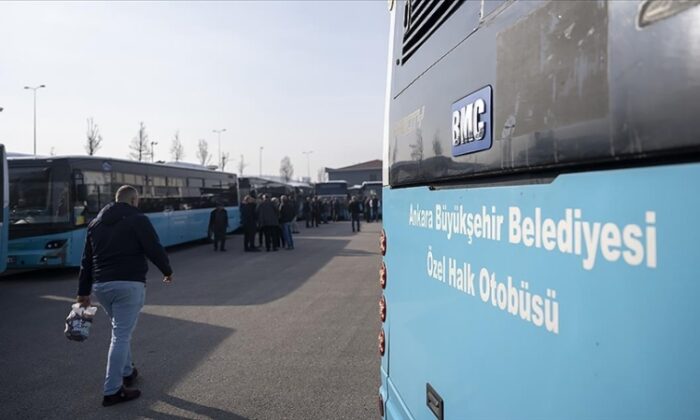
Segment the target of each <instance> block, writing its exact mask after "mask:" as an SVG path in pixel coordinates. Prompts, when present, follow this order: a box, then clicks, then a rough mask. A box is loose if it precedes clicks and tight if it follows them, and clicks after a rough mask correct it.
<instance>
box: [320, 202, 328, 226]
mask: <svg viewBox="0 0 700 420" xmlns="http://www.w3.org/2000/svg"><path fill="white" fill-rule="evenodd" d="M328 213H329V206H328V199H324V200H322V201H321V220H322V221H323V224H328Z"/></svg>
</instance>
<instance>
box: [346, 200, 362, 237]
mask: <svg viewBox="0 0 700 420" xmlns="http://www.w3.org/2000/svg"><path fill="white" fill-rule="evenodd" d="M348 210H349V211H350V220H351V223H352V231H353V232H355V223H357V231H358V232H359V231H360V212H361V211H362V206H361V205H360V202H359V201H358V200H357V197H355V196H353V197H352V198H351V199H350V204H348Z"/></svg>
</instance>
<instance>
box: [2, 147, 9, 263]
mask: <svg viewBox="0 0 700 420" xmlns="http://www.w3.org/2000/svg"><path fill="white" fill-rule="evenodd" d="M0 164H2V169H1V170H0V197H2V218H1V219H0V273H2V272H3V271H5V269H6V268H7V237H8V227H9V223H8V215H9V212H8V202H9V195H8V194H9V189H8V183H7V180H8V177H7V153H6V152H5V146H3V145H1V144H0Z"/></svg>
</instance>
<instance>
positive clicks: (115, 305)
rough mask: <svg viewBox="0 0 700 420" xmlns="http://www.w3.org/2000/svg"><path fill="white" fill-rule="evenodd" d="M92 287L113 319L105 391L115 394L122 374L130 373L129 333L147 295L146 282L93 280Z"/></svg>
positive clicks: (134, 324) (131, 369)
mask: <svg viewBox="0 0 700 420" xmlns="http://www.w3.org/2000/svg"><path fill="white" fill-rule="evenodd" d="M92 291H93V293H94V294H95V296H96V297H97V300H98V301H99V302H100V305H102V307H103V308H105V311H107V315H109V318H110V320H111V321H112V343H111V344H110V346H109V354H108V356H107V374H106V378H105V384H104V395H114V394H116V393H117V392H119V389H120V388H121V387H122V383H123V378H124V376H129V375H131V373H132V371H133V368H132V360H131V333H132V332H133V331H134V328H135V327H136V320H137V319H138V317H139V312H141V308H142V307H143V303H144V300H145V299H146V284H145V283H141V282H140V281H110V282H106V283H95V284H94V285H93V286H92Z"/></svg>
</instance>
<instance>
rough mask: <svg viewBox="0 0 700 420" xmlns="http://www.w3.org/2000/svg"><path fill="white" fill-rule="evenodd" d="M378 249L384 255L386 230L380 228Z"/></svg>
mask: <svg viewBox="0 0 700 420" xmlns="http://www.w3.org/2000/svg"><path fill="white" fill-rule="evenodd" d="M379 249H380V250H381V251H382V255H386V232H385V231H384V229H382V236H381V237H380V238H379Z"/></svg>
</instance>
